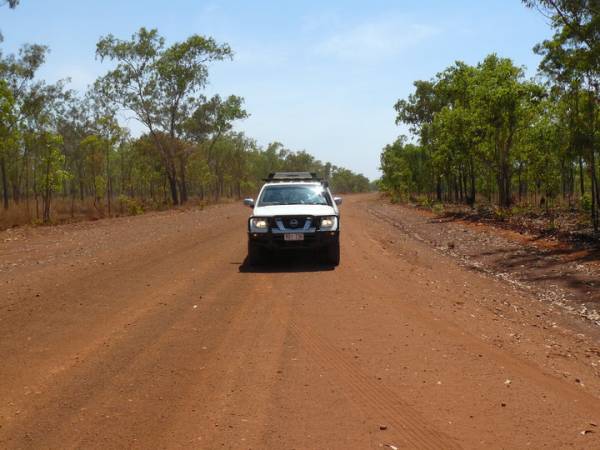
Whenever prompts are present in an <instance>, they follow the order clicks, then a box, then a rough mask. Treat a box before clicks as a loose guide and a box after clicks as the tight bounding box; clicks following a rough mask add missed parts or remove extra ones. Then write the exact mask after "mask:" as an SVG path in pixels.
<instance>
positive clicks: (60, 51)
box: [0, 0, 551, 178]
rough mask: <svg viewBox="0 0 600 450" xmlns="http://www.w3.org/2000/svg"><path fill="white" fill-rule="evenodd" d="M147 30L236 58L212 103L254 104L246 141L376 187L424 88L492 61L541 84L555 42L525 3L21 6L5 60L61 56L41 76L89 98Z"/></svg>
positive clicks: (219, 75) (31, 2) (217, 73)
mask: <svg viewBox="0 0 600 450" xmlns="http://www.w3.org/2000/svg"><path fill="white" fill-rule="evenodd" d="M141 26H146V27H148V28H154V27H155V28H158V29H159V31H160V33H161V34H162V35H163V36H165V37H166V38H167V40H168V42H174V41H178V40H182V39H184V38H186V37H187V36H189V35H190V34H193V33H199V34H205V35H210V36H213V37H214V38H215V39H217V40H218V41H221V42H227V43H229V44H230V45H231V47H232V48H233V50H234V52H235V58H234V60H233V61H231V62H219V63H215V64H214V65H212V66H211V71H210V74H211V75H210V85H209V86H208V88H207V94H212V93H217V92H218V93H220V94H222V95H229V94H236V95H241V96H243V97H244V98H245V100H246V108H247V110H248V112H249V113H250V114H251V117H250V118H248V119H247V120H245V121H243V122H241V123H239V124H238V126H237V128H238V129H239V130H243V131H245V132H246V133H247V134H248V135H249V136H251V137H253V138H255V139H256V140H257V141H258V142H259V144H261V145H266V144H267V143H268V142H271V141H274V140H277V141H280V142H282V143H283V144H284V145H285V146H286V147H288V148H290V149H293V150H301V149H304V150H307V151H309V152H311V153H312V154H314V155H315V156H316V157H318V158H319V159H321V160H324V161H331V162H332V163H334V164H337V165H341V166H344V167H348V168H350V169H352V170H355V171H357V172H361V173H364V174H365V175H367V176H368V177H370V178H375V177H377V176H378V165H379V153H380V150H381V148H382V147H383V146H384V145H385V144H387V143H389V142H391V141H393V140H394V139H395V138H396V136H398V135H399V134H402V133H406V130H405V129H404V128H403V127H397V126H396V125H395V124H394V118H395V114H394V110H393V105H394V103H395V102H396V100H397V99H398V98H404V97H406V96H407V95H408V94H409V93H410V92H411V91H412V82H413V81H414V80H416V79H429V78H431V77H432V76H433V75H435V73H437V72H439V71H441V70H443V69H444V68H445V67H446V66H448V65H450V64H452V63H453V62H454V61H456V60H462V61H465V62H467V63H470V64H476V63H477V62H478V61H480V60H481V59H483V58H484V57H485V56H486V55H487V54H489V53H492V52H496V53H498V54H499V55H501V56H506V57H510V58H513V60H514V61H515V62H516V63H517V64H519V65H524V66H526V67H527V69H528V74H530V75H534V74H535V70H536V67H537V64H538V57H537V56H536V55H534V54H533V52H532V50H531V49H532V47H533V46H534V45H535V44H536V43H537V42H540V41H541V40H543V39H545V38H547V37H549V36H550V35H551V30H550V28H549V27H548V24H547V22H546V20H545V19H544V18H543V17H541V16H540V15H539V14H538V13H537V12H536V11H531V10H528V9H526V8H525V7H524V6H523V5H522V3H521V2H520V1H519V0H480V1H477V0H469V1H467V0H452V1H448V0H446V1H441V0H437V1H433V0H430V1H428V0H421V1H398V0H396V1H377V0H372V1H369V2H366V1H341V0H332V1H325V0H323V1H312V0H307V1H295V2H292V1H285V0H279V1H275V0H273V1H241V0H240V1H192V0H171V1H164V0H163V1H154V0H121V1H116V0H103V1H94V0H78V1H77V0H60V1H52V2H51V1H48V0H21V5H19V7H18V8H17V9H16V10H9V9H8V8H7V7H6V6H4V7H2V8H0V30H1V31H2V33H3V35H4V38H5V40H4V43H3V44H1V45H2V49H3V52H4V53H10V52H13V51H15V50H17V49H18V47H19V46H20V45H21V44H23V43H43V44H46V45H49V46H50V48H51V54H50V56H49V58H48V61H47V63H46V65H45V66H44V68H43V70H41V71H40V76H41V77H43V78H45V79H47V80H49V81H55V80H57V79H60V78H65V77H71V79H72V87H73V88H75V89H79V90H83V89H85V87H86V86H87V85H88V84H89V83H91V82H92V81H93V80H94V79H95V78H96V77H97V76H98V75H100V74H102V73H103V72H104V71H105V70H107V69H108V67H109V66H108V65H107V64H106V63H105V64H101V63H100V62H99V61H96V60H95V57H94V51H95V44H96V42H97V41H98V38H99V37H100V36H102V35H106V34H108V33H112V34H114V35H116V36H118V37H123V38H126V37H129V36H130V35H131V34H132V33H133V32H135V31H136V30H137V29H139V27H141ZM128 126H129V127H130V128H132V130H133V131H134V132H139V131H140V130H141V128H140V127H139V125H137V124H135V123H133V122H129V123H128Z"/></svg>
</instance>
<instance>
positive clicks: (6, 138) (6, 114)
mask: <svg viewBox="0 0 600 450" xmlns="http://www.w3.org/2000/svg"><path fill="white" fill-rule="evenodd" d="M15 122H16V117H15V111H14V99H13V96H12V93H11V92H10V90H9V89H8V87H7V85H6V82H5V81H3V80H0V177H2V205H3V208H4V209H8V198H9V193H8V179H7V170H6V165H7V164H6V159H7V156H6V154H7V149H9V148H11V147H14V146H15V141H16V139H17V130H16V127H15V126H14V123H15Z"/></svg>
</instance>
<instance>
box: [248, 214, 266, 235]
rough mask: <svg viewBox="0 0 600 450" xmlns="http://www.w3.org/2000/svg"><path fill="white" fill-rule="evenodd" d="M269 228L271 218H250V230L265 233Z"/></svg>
mask: <svg viewBox="0 0 600 450" xmlns="http://www.w3.org/2000/svg"><path fill="white" fill-rule="evenodd" d="M268 230H269V219H267V218H265V217H252V218H251V219H250V231H251V232H253V233H264V232H266V231H268Z"/></svg>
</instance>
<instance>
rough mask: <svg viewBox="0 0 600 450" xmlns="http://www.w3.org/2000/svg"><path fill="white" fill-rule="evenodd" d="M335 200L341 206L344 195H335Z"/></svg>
mask: <svg viewBox="0 0 600 450" xmlns="http://www.w3.org/2000/svg"><path fill="white" fill-rule="evenodd" d="M333 201H334V202H335V204H336V205H338V206H339V205H341V204H342V197H333Z"/></svg>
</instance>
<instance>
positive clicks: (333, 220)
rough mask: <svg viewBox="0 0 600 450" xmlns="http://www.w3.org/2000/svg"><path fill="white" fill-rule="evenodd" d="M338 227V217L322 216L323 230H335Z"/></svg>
mask: <svg viewBox="0 0 600 450" xmlns="http://www.w3.org/2000/svg"><path fill="white" fill-rule="evenodd" d="M336 228H337V217H336V216H327V217H321V230H327V231H334V230H335V229H336Z"/></svg>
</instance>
